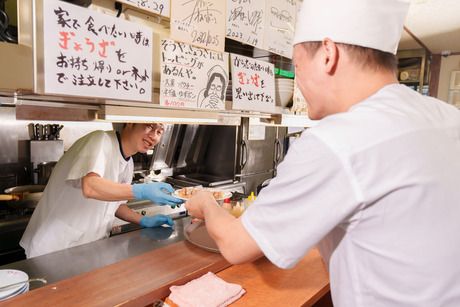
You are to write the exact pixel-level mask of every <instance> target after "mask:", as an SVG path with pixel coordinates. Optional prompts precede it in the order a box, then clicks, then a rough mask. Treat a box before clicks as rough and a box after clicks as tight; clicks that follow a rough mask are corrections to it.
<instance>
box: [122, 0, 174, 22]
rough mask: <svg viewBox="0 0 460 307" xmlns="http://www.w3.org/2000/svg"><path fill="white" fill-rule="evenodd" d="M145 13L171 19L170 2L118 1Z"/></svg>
mask: <svg viewBox="0 0 460 307" xmlns="http://www.w3.org/2000/svg"><path fill="white" fill-rule="evenodd" d="M117 1H119V2H123V3H126V4H128V5H132V6H135V7H137V8H139V9H141V10H143V11H147V12H149V13H154V14H157V15H161V16H165V17H168V18H169V11H170V10H169V0H117Z"/></svg>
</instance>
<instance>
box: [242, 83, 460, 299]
mask: <svg viewBox="0 0 460 307" xmlns="http://www.w3.org/2000/svg"><path fill="white" fill-rule="evenodd" d="M242 222H243V225H244V227H245V229H246V230H247V231H248V232H249V234H250V235H251V237H253V238H254V240H255V241H256V242H257V244H258V245H259V247H260V248H261V249H262V251H263V252H264V254H265V255H266V256H267V257H268V258H269V259H270V261H272V262H273V263H274V264H275V265H277V266H279V267H282V268H288V267H292V266H294V265H295V264H296V263H297V262H298V261H299V260H300V259H301V258H302V257H303V256H304V255H305V253H306V252H307V251H308V250H309V249H310V248H312V247H313V246H314V245H316V244H318V243H319V245H318V246H319V248H320V251H321V254H322V255H323V258H324V260H325V261H326V263H327V265H328V268H329V272H330V283H331V290H332V291H331V292H332V298H333V302H334V306H338V307H340V306H345V307H349V306H353V307H355V306H362V307H369V306H371V307H379V306H382V307H384V306H385V307H387V306H417V307H419V306H455V307H456V306H460V265H459V263H460V262H459V261H460V112H459V111H458V110H457V109H456V108H454V107H452V106H450V105H448V104H446V103H443V102H441V101H439V100H436V99H434V98H430V97H424V96H421V95H420V94H418V93H417V92H415V91H413V90H411V89H409V88H408V87H406V86H404V85H397V84H394V85H388V86H386V87H384V88H382V89H381V90H380V91H379V92H377V93H376V94H375V95H373V96H371V97H369V98H368V99H366V100H365V101H363V102H361V103H359V104H357V105H355V106H353V107H352V108H351V109H350V110H349V112H346V113H340V114H335V115H332V116H328V117H327V118H325V119H323V120H322V121H321V122H320V124H319V125H318V126H316V127H314V128H311V129H309V130H306V131H305V132H304V133H303V134H302V136H301V137H300V138H299V139H298V140H297V141H296V142H295V143H294V144H293V146H292V147H291V148H290V150H289V152H288V154H287V156H286V157H285V160H284V161H283V162H282V163H281V164H280V166H279V168H278V175H277V177H276V178H274V179H273V180H272V181H271V183H270V185H269V186H268V187H267V188H265V189H264V190H262V192H261V193H260V195H259V197H258V198H257V200H256V201H255V203H254V204H253V205H252V206H251V207H249V208H248V209H247V210H246V212H245V214H244V215H243V216H242Z"/></svg>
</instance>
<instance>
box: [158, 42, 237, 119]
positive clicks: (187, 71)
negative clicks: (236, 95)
mask: <svg viewBox="0 0 460 307" xmlns="http://www.w3.org/2000/svg"><path fill="white" fill-rule="evenodd" d="M161 60H162V62H161V83H160V104H161V105H164V106H168V107H184V108H200V109H214V110H223V109H225V93H226V91H227V84H228V53H224V52H216V51H212V50H209V49H203V48H198V47H194V46H191V45H188V44H185V43H181V42H175V41H173V40H163V41H162V42H161Z"/></svg>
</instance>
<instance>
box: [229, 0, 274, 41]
mask: <svg viewBox="0 0 460 307" xmlns="http://www.w3.org/2000/svg"><path fill="white" fill-rule="evenodd" d="M264 12H265V0H244V1H243V0H228V1H227V33H226V34H227V37H228V38H231V39H234V40H237V41H239V42H242V43H245V44H249V45H252V46H255V47H258V48H263V39H262V38H263V35H264V25H265V16H264V14H265V13H264Z"/></svg>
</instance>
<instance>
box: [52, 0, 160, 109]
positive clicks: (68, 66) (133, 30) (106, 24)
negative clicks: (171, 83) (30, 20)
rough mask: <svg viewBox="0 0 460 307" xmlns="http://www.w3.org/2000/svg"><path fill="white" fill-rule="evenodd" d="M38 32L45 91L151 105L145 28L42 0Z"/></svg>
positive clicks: (149, 52) (148, 39)
mask: <svg viewBox="0 0 460 307" xmlns="http://www.w3.org/2000/svg"><path fill="white" fill-rule="evenodd" d="M43 31H44V33H43V37H44V40H45V41H44V79H45V80H44V81H45V84H44V91H45V93H49V94H67V95H75V96H87V97H102V98H114V99H126V100H139V101H151V96H152V52H153V51H152V31H151V30H150V28H148V27H145V26H142V25H137V24H133V23H131V22H128V21H125V20H121V19H118V18H115V17H112V16H108V15H105V14H102V13H98V12H95V11H93V10H90V9H87V8H82V7H79V6H75V5H72V4H68V3H65V2H62V1H55V0H44V3H43Z"/></svg>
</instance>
